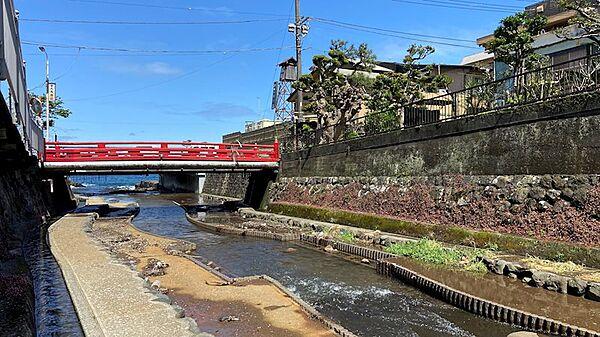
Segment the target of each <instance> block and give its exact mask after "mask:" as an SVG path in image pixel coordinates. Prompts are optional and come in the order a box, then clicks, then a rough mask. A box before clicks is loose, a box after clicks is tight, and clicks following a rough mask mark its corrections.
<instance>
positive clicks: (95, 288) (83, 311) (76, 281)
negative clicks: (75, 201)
mask: <svg viewBox="0 0 600 337" xmlns="http://www.w3.org/2000/svg"><path fill="white" fill-rule="evenodd" d="M96 218H97V215H96V214H81V215H68V216H65V217H63V218H62V219H60V220H59V221H57V222H56V223H54V224H53V225H52V226H51V227H50V229H49V237H50V245H51V249H52V253H53V254H54V256H55V257H56V259H57V261H58V263H59V264H60V266H61V269H62V272H63V275H64V277H65V280H66V283H67V286H68V288H69V292H70V294H71V296H72V298H73V301H74V303H75V308H76V310H77V313H78V316H79V318H80V320H81V325H82V327H83V329H84V332H85V334H86V335H87V336H146V335H148V334H150V335H152V336H165V337H167V336H173V335H177V336H210V335H207V334H202V335H201V334H199V333H198V329H197V327H196V324H195V322H194V321H193V320H190V319H187V320H184V319H180V318H179V317H178V314H177V312H176V310H175V309H174V308H173V307H171V306H170V305H168V304H166V303H163V302H161V301H160V300H159V297H158V296H157V295H155V294H153V293H152V292H150V291H149V289H147V288H146V287H145V286H144V281H143V280H142V279H141V278H139V277H137V273H135V272H133V271H132V270H131V269H129V268H127V266H125V265H123V264H119V263H114V261H113V259H112V258H111V257H110V255H109V254H108V253H107V252H105V251H102V249H101V248H100V247H98V246H97V245H96V244H94V242H93V241H92V239H91V238H90V237H89V236H88V235H87V234H86V232H85V231H89V228H90V226H91V225H92V224H93V222H94V221H95V219H96Z"/></svg>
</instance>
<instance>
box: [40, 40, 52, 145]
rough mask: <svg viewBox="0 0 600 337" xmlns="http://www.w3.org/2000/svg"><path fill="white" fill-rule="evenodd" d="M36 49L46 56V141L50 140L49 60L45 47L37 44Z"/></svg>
mask: <svg viewBox="0 0 600 337" xmlns="http://www.w3.org/2000/svg"><path fill="white" fill-rule="evenodd" d="M38 49H39V50H40V51H41V52H42V53H44V55H45V56H46V141H49V140H50V60H49V59H48V53H47V52H46V47H44V46H39V47H38Z"/></svg>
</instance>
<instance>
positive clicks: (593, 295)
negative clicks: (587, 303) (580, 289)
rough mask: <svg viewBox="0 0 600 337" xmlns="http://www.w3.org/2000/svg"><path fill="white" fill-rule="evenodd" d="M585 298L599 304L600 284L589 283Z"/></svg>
mask: <svg viewBox="0 0 600 337" xmlns="http://www.w3.org/2000/svg"><path fill="white" fill-rule="evenodd" d="M585 298H587V299H588V300H592V301H599V302H600V283H596V282H594V283H590V284H588V287H587V289H586V291H585Z"/></svg>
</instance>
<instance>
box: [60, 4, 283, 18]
mask: <svg viewBox="0 0 600 337" xmlns="http://www.w3.org/2000/svg"><path fill="white" fill-rule="evenodd" d="M67 1H71V2H80V3H93V4H101V5H116V6H129V7H144V8H159V9H174V10H184V11H190V12H191V11H200V12H212V13H226V14H244V15H262V16H279V17H285V15H281V14H275V13H261V12H248V11H237V10H229V9H220V8H206V7H178V6H165V5H151V4H143V3H133V2H117V1H99V0H67Z"/></svg>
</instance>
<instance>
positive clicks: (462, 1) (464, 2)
mask: <svg viewBox="0 0 600 337" xmlns="http://www.w3.org/2000/svg"><path fill="white" fill-rule="evenodd" d="M527 1H529V0H527ZM429 2H442V3H454V4H456V5H460V6H471V5H477V6H480V7H489V8H496V9H507V10H509V9H510V10H522V9H523V7H522V6H515V5H506V4H494V3H489V2H480V1H469V0H445V1H429Z"/></svg>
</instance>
